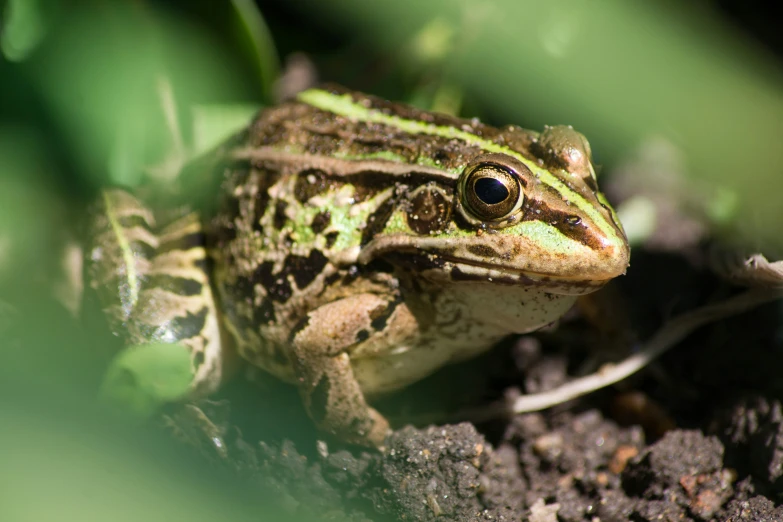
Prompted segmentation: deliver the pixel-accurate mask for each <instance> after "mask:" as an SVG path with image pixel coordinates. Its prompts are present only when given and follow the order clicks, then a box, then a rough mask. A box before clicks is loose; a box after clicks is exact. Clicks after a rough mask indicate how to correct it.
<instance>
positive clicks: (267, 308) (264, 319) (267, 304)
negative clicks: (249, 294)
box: [248, 298, 275, 328]
mask: <svg viewBox="0 0 783 522" xmlns="http://www.w3.org/2000/svg"><path fill="white" fill-rule="evenodd" d="M274 320H275V305H274V304H273V303H272V301H271V300H270V299H266V298H263V299H261V304H260V305H258V306H254V307H253V324H252V325H248V326H249V327H251V328H255V327H258V326H261V325H267V324H270V323H272V322H273V321H274Z"/></svg>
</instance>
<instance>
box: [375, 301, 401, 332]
mask: <svg viewBox="0 0 783 522" xmlns="http://www.w3.org/2000/svg"><path fill="white" fill-rule="evenodd" d="M401 302H402V297H401V296H397V297H396V298H395V299H394V300H393V301H390V302H389V303H388V304H386V306H378V307H376V308H374V309H373V310H372V311H371V312H370V325H371V326H372V327H373V330H375V331H376V332H380V331H382V330H383V329H384V328H386V324H387V323H388V322H389V318H390V317H391V316H392V314H393V313H394V310H395V309H396V308H397V306H398V305H399V304H400V303H401Z"/></svg>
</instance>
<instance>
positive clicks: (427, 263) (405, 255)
mask: <svg viewBox="0 0 783 522" xmlns="http://www.w3.org/2000/svg"><path fill="white" fill-rule="evenodd" d="M384 258H385V259H386V260H387V261H389V262H390V263H392V264H394V265H396V266H400V267H404V268H407V269H409V270H413V271H422V270H431V269H441V268H443V267H444V266H445V261H444V260H443V259H442V258H441V257H439V256H437V255H433V254H424V253H419V252H389V253H386V254H384Z"/></svg>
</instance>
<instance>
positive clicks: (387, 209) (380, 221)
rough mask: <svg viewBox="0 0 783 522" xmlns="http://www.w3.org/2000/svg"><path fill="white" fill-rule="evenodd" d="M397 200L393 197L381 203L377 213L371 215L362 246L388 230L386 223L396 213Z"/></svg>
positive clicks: (376, 210) (363, 232) (363, 231)
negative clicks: (385, 229) (384, 230)
mask: <svg viewBox="0 0 783 522" xmlns="http://www.w3.org/2000/svg"><path fill="white" fill-rule="evenodd" d="M394 205H395V200H394V199H393V198H391V197H389V198H386V200H384V201H383V203H381V204H380V205H379V206H378V208H377V209H375V212H373V213H372V214H370V215H369V217H368V218H367V224H366V225H365V227H364V230H362V239H361V245H362V246H364V245H366V244H367V243H369V242H370V241H371V240H372V238H374V237H375V236H376V235H377V234H379V233H381V232H382V231H383V229H384V228H386V222H387V221H389V218H390V217H391V216H392V214H393V213H394Z"/></svg>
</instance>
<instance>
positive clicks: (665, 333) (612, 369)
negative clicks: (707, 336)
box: [458, 288, 783, 422]
mask: <svg viewBox="0 0 783 522" xmlns="http://www.w3.org/2000/svg"><path fill="white" fill-rule="evenodd" d="M781 297H783V290H781V289H779V288H777V289H773V288H753V289H751V290H748V291H746V292H744V293H742V294H739V295H736V296H734V297H731V298H729V299H726V300H724V301H720V302H718V303H714V304H711V305H706V306H703V307H701V308H697V309H696V310H693V311H690V312H687V313H685V314H682V315H680V316H679V317H675V318H674V319H671V320H670V321H668V322H667V323H666V324H664V325H663V326H662V327H661V328H660V329H659V330H658V332H657V333H656V334H655V335H654V336H653V337H652V338H651V339H650V340H649V341H647V343H646V344H645V345H644V346H643V347H642V348H641V350H639V352H637V353H635V354H633V355H631V356H630V357H628V358H627V359H625V360H624V361H622V362H620V363H618V364H613V365H608V366H605V367H604V368H602V369H600V370H599V371H598V372H596V373H594V374H591V375H588V376H586V377H581V378H579V379H575V380H573V381H570V382H568V383H566V384H564V385H562V386H558V387H557V388H555V389H553V390H549V391H546V392H542V393H534V394H531V395H523V396H520V397H516V398H514V399H512V400H510V401H505V402H502V403H496V404H491V405H488V406H484V407H482V408H480V409H475V410H463V411H462V412H460V413H459V414H458V416H459V418H460V419H462V420H465V419H467V420H470V421H472V422H483V421H488V420H492V419H497V418H501V417H508V416H511V415H513V414H519V413H527V412H532V411H539V410H543V409H546V408H549V407H552V406H555V405H557V404H561V403H563V402H565V401H568V400H571V399H575V398H577V397H581V396H582V395H585V394H587V393H590V392H593V391H595V390H598V389H601V388H604V387H606V386H609V385H610V384H614V383H616V382H619V381H621V380H623V379H625V378H627V377H629V376H630V375H633V374H634V373H636V372H638V371H639V370H641V369H642V368H644V367H645V366H647V365H648V364H650V362H652V361H653V360H655V359H656V358H657V357H659V356H660V355H661V354H663V353H664V352H666V351H667V350H669V349H670V348H672V347H673V346H675V345H676V344H677V343H679V342H680V341H681V340H683V339H684V338H685V337H686V336H688V335H689V334H690V333H691V332H693V331H694V330H696V329H697V328H699V327H701V326H703V325H705V324H707V323H710V322H713V321H717V320H719V319H723V318H726V317H730V316H732V315H737V314H740V313H742V312H745V311H747V310H750V309H751V308H755V307H756V306H759V305H761V304H763V303H767V302H770V301H774V300H775V299H779V298H781Z"/></svg>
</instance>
